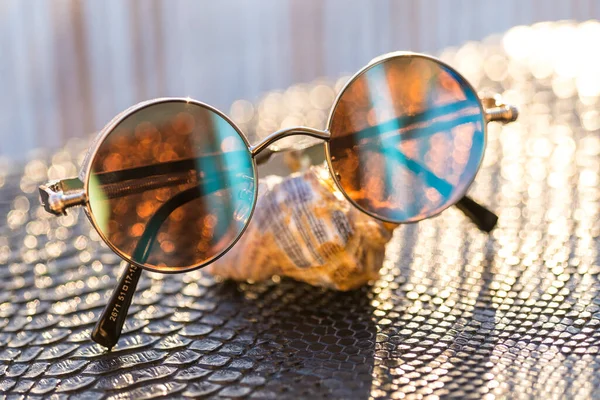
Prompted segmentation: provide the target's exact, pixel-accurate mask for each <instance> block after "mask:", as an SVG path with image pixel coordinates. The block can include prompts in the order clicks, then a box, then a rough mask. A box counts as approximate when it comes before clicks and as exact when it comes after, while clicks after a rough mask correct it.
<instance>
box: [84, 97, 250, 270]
mask: <svg viewBox="0 0 600 400" xmlns="http://www.w3.org/2000/svg"><path fill="white" fill-rule="evenodd" d="M170 102H176V103H188V104H195V105H197V106H200V107H203V108H206V109H208V110H209V111H212V112H214V113H216V114H217V115H219V116H220V117H221V118H223V119H224V120H225V121H226V122H227V123H229V124H230V125H231V126H232V127H233V129H234V130H235V131H236V132H237V133H238V135H239V136H240V137H241V138H242V140H243V141H244V144H245V145H246V149H247V151H248V155H249V156H250V159H251V160H252V172H253V175H254V176H253V178H254V197H253V200H252V209H251V210H250V215H249V216H248V220H247V221H246V224H245V225H244V227H243V228H242V230H241V231H240V232H239V233H238V235H237V236H236V238H235V239H234V240H233V241H232V242H231V244H229V245H228V246H227V247H226V248H225V249H223V250H222V251H221V252H219V253H218V254H216V255H214V256H212V257H211V258H209V259H207V260H205V261H203V262H202V263H199V264H194V265H192V266H189V267H185V268H178V267H166V268H156V267H154V266H149V265H145V264H141V263H138V262H136V261H133V260H132V259H131V258H130V257H128V256H127V255H126V254H125V253H123V252H122V251H121V250H119V249H118V248H116V246H114V245H113V244H112V243H111V242H110V241H109V240H108V239H107V238H106V236H105V235H104V233H103V232H102V230H101V229H100V228H99V227H98V224H97V222H96V219H95V218H94V214H93V212H92V209H91V206H90V201H89V191H88V188H89V180H90V176H91V165H92V161H93V160H94V159H95V158H96V154H97V153H98V149H99V148H100V146H101V145H102V143H104V140H106V138H107V137H108V136H109V135H110V133H111V132H113V130H114V128H115V127H116V126H117V125H119V123H121V122H122V121H123V120H125V118H127V117H129V116H130V115H131V114H133V113H134V112H136V111H139V110H142V109H144V108H146V107H149V106H152V105H155V104H160V103H170ZM250 149H251V146H250V143H249V142H248V138H246V135H244V133H243V132H242V130H241V129H240V128H239V127H238V126H237V125H236V124H235V122H233V121H232V120H231V119H230V118H229V117H228V116H227V115H226V114H224V113H223V112H222V111H220V110H219V109H217V108H215V107H213V106H211V105H208V104H206V103H203V102H201V101H198V100H194V99H191V98H187V97H161V98H157V99H152V100H147V101H143V102H140V103H138V104H135V105H133V106H131V107H129V108H128V109H126V110H125V111H123V112H121V113H119V114H117V116H115V117H114V118H113V119H112V120H111V121H110V122H109V123H108V124H106V126H105V127H104V128H102V130H101V131H100V132H98V135H97V136H96V138H94V141H93V143H92V147H91V148H90V150H89V151H88V154H86V157H85V162H84V165H83V166H82V168H81V171H80V176H83V190H84V192H85V194H86V196H87V200H86V202H85V205H84V212H85V214H86V215H87V218H88V219H89V221H90V223H91V224H92V227H93V228H94V229H95V230H96V232H98V235H100V238H101V239H102V241H103V242H104V243H106V245H107V246H108V247H109V248H110V249H111V250H112V251H114V252H115V254H117V255H118V256H119V257H120V258H121V259H123V260H124V261H126V262H128V263H130V264H133V265H135V266H137V267H140V268H142V269H145V270H148V271H151V272H159V273H163V274H176V273H182V272H190V271H194V270H197V269H200V268H203V267H205V266H207V265H209V264H211V263H212V262H214V261H216V260H218V259H219V258H221V257H222V256H223V255H225V254H226V253H227V252H228V251H229V250H230V249H231V248H232V247H233V246H234V245H235V244H236V243H237V242H238V240H240V238H241V237H242V235H243V234H244V232H245V231H246V229H247V228H248V225H249V224H250V221H251V220H252V216H253V215H254V210H255V209H256V201H257V199H258V174H257V165H256V159H255V158H254V155H253V154H252V152H251V150H250Z"/></svg>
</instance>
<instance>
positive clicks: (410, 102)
mask: <svg viewBox="0 0 600 400" xmlns="http://www.w3.org/2000/svg"><path fill="white" fill-rule="evenodd" d="M484 127H485V120H484V115H483V110H482V107H481V103H480V101H479V99H478V97H477V94H476V93H475V92H474V90H473V89H472V88H471V86H470V85H469V84H468V83H467V82H466V81H465V80H464V78H462V77H461V76H460V75H459V74H458V73H456V72H455V71H454V70H452V69H451V68H449V67H447V66H444V65H443V64H441V63H440V62H437V61H435V60H433V59H429V58H427V57H423V56H417V55H402V56H395V57H390V58H388V59H386V60H384V61H383V62H379V63H376V64H374V65H372V66H370V67H368V68H367V69H366V70H365V71H363V72H362V73H361V74H359V75H358V77H356V78H355V80H353V81H352V82H351V83H350V84H349V85H348V86H347V87H346V88H345V89H344V91H343V92H342V93H341V95H340V98H339V101H338V103H337V106H336V108H335V109H334V111H333V113H332V116H331V120H330V126H329V130H330V132H331V140H330V143H329V152H330V156H331V166H332V169H333V172H334V174H335V175H336V179H337V180H338V182H339V184H340V186H341V188H342V189H343V190H344V192H345V193H346V194H347V195H348V197H349V198H350V199H351V200H352V201H353V202H355V203H356V204H357V205H358V206H359V207H361V208H362V209H364V210H365V211H367V212H369V213H371V214H372V215H375V216H377V217H380V218H382V219H385V220H388V221H392V222H398V223H401V222H415V221H419V220H421V219H423V218H427V217H429V216H432V215H435V214H437V213H439V212H441V211H442V210H444V209H445V208H447V207H448V206H450V205H452V204H454V203H455V202H457V201H458V200H460V198H461V197H462V196H463V195H464V194H465V192H466V190H467V189H468V187H469V186H470V184H471V182H472V181H473V178H474V177H475V174H476V173H477V170H478V168H479V165H480V163H481V159H482V157H483V152H484V148H485V132H484Z"/></svg>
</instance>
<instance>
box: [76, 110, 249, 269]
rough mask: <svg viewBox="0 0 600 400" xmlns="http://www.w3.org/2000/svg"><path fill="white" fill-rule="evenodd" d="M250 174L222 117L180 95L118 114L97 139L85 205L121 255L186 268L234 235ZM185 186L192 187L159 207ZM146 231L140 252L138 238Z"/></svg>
mask: <svg viewBox="0 0 600 400" xmlns="http://www.w3.org/2000/svg"><path fill="white" fill-rule="evenodd" d="M254 176H255V174H254V164H253V161H252V156H251V154H250V153H249V151H248V149H247V145H246V143H245V142H244V140H243V139H242V137H241V136H240V134H239V133H238V132H237V130H236V129H235V128H234V127H233V126H232V125H231V124H230V123H229V122H228V121H226V120H225V119H224V118H223V117H222V116H220V115H218V114H217V113H215V112H214V111H212V110H211V109H208V108H206V107H204V106H201V105H199V104H195V103H188V102H185V101H176V100H171V101H168V102H161V103H157V104H151V105H149V106H147V107H144V108H142V109H140V110H138V111H136V112H134V113H132V114H130V115H129V116H127V117H125V118H124V119H123V120H122V121H120V122H119V123H118V124H117V125H116V126H115V127H114V128H113V129H112V130H111V132H110V133H109V134H108V136H106V138H105V139H104V141H103V142H102V144H101V145H100V147H99V149H98V151H97V153H96V155H95V156H94V159H93V161H92V166H91V174H90V178H89V182H88V186H89V193H90V194H89V197H90V199H89V200H90V210H91V213H92V214H93V217H94V219H95V222H96V224H97V226H98V228H99V230H100V232H101V233H102V235H104V237H105V238H106V240H107V242H109V244H110V245H111V246H113V247H114V248H115V249H116V250H118V251H119V252H120V253H121V254H122V255H123V256H125V258H127V259H129V260H133V261H136V262H137V263H139V264H142V265H144V266H146V267H148V268H150V269H154V270H166V269H168V270H171V271H173V270H186V269H191V268H193V267H195V266H198V265H200V264H203V263H205V262H207V261H209V260H210V259H212V258H214V257H216V256H218V255H220V254H221V253H222V252H224V251H225V250H227V249H228V248H229V247H230V246H231V245H232V244H233V242H234V241H235V240H236V239H237V237H238V236H239V235H240V234H241V232H242V231H243V229H244V227H245V225H246V223H247V221H248V219H249V217H250V213H251V210H252V208H253V204H254V196H255V182H254ZM194 191H196V192H194ZM188 192H191V193H198V194H196V195H194V196H193V197H191V198H190V199H187V197H185V198H186V199H187V200H186V201H184V202H183V204H177V206H176V207H174V208H173V209H171V210H170V211H168V212H167V213H165V212H164V210H165V209H169V207H170V205H171V204H174V203H173V202H174V199H177V198H179V197H181V196H184V195H185V193H188ZM158 214H161V215H162V214H164V215H162V217H161V218H159V219H158V220H159V223H158V224H157V223H156V221H157V215H158ZM151 221H154V222H152V223H151ZM148 237H150V238H151V239H150V240H149V245H148V246H147V249H148V251H147V252H146V253H145V254H144V255H143V257H142V256H140V254H141V253H140V251H139V247H140V246H142V247H143V246H145V245H140V241H143V240H145V238H148ZM136 248H138V249H137V251H136ZM138 253H139V254H138Z"/></svg>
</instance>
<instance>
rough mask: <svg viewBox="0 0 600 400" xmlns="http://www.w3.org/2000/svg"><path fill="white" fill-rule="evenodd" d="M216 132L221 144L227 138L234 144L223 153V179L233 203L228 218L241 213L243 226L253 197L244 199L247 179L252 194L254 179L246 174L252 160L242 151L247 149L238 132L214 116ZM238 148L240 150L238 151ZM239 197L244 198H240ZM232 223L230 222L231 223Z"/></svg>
mask: <svg viewBox="0 0 600 400" xmlns="http://www.w3.org/2000/svg"><path fill="white" fill-rule="evenodd" d="M215 118H216V125H217V132H218V134H219V137H220V140H221V141H220V142H221V143H223V142H224V141H225V139H227V138H233V139H234V140H235V141H236V143H235V145H234V146H232V147H233V149H229V150H228V151H223V150H221V151H223V153H222V154H223V159H224V160H225V162H224V165H225V166H226V173H225V177H226V178H225V179H226V180H227V187H228V188H229V189H230V190H231V200H232V203H233V207H231V203H230V209H233V212H232V213H230V214H229V213H228V214H229V215H230V218H235V217H236V215H235V214H234V213H236V212H237V211H240V210H241V211H242V212H243V215H244V219H243V220H242V221H241V222H242V223H243V224H245V223H246V222H247V221H248V215H249V213H248V211H249V210H250V209H251V208H252V203H253V202H254V196H253V195H252V196H249V199H246V198H245V197H244V187H243V185H244V183H246V182H249V181H248V179H252V182H251V183H250V185H249V187H248V189H249V190H250V191H251V192H252V193H254V181H253V179H254V177H252V178H249V177H248V176H247V175H246V174H247V173H248V171H252V170H253V166H252V160H251V156H250V153H249V151H247V150H243V149H244V148H247V146H246V144H245V143H244V141H243V140H242V138H241V137H240V136H239V134H238V132H237V131H236V130H235V129H234V128H233V127H232V126H231V125H230V124H229V123H228V122H227V121H225V120H224V119H223V118H221V117H219V116H215ZM240 148H241V149H242V150H240ZM240 196H242V197H244V198H241V197H240ZM232 222H234V221H230V223H232Z"/></svg>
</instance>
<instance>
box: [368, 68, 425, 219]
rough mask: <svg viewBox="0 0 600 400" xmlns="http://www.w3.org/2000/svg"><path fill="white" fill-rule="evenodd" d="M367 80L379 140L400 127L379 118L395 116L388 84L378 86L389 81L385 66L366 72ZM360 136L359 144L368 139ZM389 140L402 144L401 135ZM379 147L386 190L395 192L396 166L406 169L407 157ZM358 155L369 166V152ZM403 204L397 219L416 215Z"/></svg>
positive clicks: (407, 205) (412, 208)
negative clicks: (381, 88)
mask: <svg viewBox="0 0 600 400" xmlns="http://www.w3.org/2000/svg"><path fill="white" fill-rule="evenodd" d="M366 80H367V88H368V90H369V102H370V104H371V105H372V106H373V107H374V108H375V110H376V112H375V118H376V125H375V128H376V129H377V137H378V139H379V136H380V135H382V134H384V133H385V132H387V131H394V132H396V131H398V130H399V129H400V125H399V123H398V121H397V120H396V119H393V120H391V121H387V122H384V121H381V120H380V117H379V115H381V113H382V111H383V114H384V115H394V109H393V105H392V104H393V100H392V95H391V93H390V88H389V86H388V85H387V84H386V85H380V84H378V83H381V82H386V81H387V79H386V71H385V67H384V64H379V65H376V66H375V67H373V68H371V69H369V70H368V71H367V72H366ZM380 86H384V87H385V89H384V91H383V92H381V91H380V90H379V87H380ZM358 136H359V137H358V141H359V143H360V142H362V141H363V139H367V138H366V137H365V135H363V134H361V133H359V135H358ZM389 139H392V140H390V144H389V146H394V147H396V146H397V144H398V143H399V142H400V135H394V136H393V137H391V138H389ZM378 141H379V140H378ZM378 147H380V149H379V151H380V152H381V153H383V155H384V166H385V176H384V178H385V185H386V189H387V190H389V189H392V190H393V188H394V175H395V174H394V170H395V169H396V168H394V167H395V166H396V165H394V164H402V165H401V167H402V166H404V167H406V164H405V163H404V161H405V159H406V158H405V157H404V158H402V157H395V156H394V155H393V154H390V152H389V151H386V149H385V147H384V146H382V145H379V146H378ZM358 153H359V155H360V156H359V157H360V162H361V164H362V165H367V163H368V162H369V160H368V159H367V158H366V156H367V155H368V152H363V151H360V149H359V150H358ZM363 170H364V169H362V168H359V171H360V180H361V183H363V182H364V176H363ZM387 190H386V191H387ZM395 195H396V193H394V196H395ZM402 203H404V204H402V205H401V206H403V207H404V208H403V209H400V208H398V209H396V210H394V214H395V215H394V217H395V218H398V219H405V218H406V214H407V212H408V213H410V214H413V213H414V204H413V203H412V202H408V201H402ZM406 208H408V210H406ZM405 210H406V211H405Z"/></svg>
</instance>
